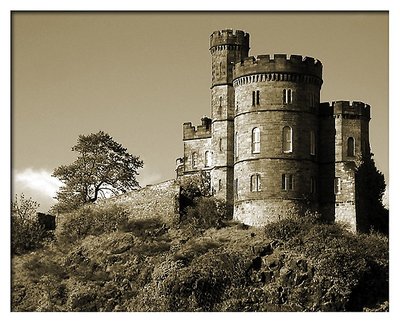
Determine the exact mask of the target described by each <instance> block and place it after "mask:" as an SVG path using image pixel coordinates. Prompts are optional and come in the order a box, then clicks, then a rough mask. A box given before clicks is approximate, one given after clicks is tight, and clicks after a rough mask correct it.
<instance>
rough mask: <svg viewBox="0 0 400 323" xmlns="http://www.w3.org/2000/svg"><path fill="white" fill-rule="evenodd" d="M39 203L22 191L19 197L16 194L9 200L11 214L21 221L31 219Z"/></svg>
mask: <svg viewBox="0 0 400 323" xmlns="http://www.w3.org/2000/svg"><path fill="white" fill-rule="evenodd" d="M39 206H40V204H39V203H38V202H36V201H34V200H32V198H31V197H30V198H28V199H27V198H26V197H25V195H24V194H23V193H22V194H21V195H20V196H19V197H18V195H17V194H16V195H15V197H14V201H12V202H11V215H12V216H13V217H16V218H19V219H20V220H21V221H22V222H25V221H28V220H33V219H34V218H35V216H36V211H37V209H38V208H39Z"/></svg>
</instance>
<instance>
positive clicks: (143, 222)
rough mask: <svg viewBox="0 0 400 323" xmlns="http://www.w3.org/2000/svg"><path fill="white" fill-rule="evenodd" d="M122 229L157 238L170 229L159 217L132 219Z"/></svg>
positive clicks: (142, 236)
mask: <svg viewBox="0 0 400 323" xmlns="http://www.w3.org/2000/svg"><path fill="white" fill-rule="evenodd" d="M120 229H121V230H122V231H125V232H131V233H133V234H134V235H135V236H136V237H141V238H155V237H158V236H161V235H163V234H165V233H166V232H167V231H168V226H167V225H166V223H164V222H163V221H161V219H159V218H149V219H130V220H128V221H127V222H126V223H124V224H123V225H122V226H121V228H120Z"/></svg>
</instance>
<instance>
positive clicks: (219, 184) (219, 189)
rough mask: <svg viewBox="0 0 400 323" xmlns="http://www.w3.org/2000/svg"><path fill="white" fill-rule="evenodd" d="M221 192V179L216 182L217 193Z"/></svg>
mask: <svg viewBox="0 0 400 323" xmlns="http://www.w3.org/2000/svg"><path fill="white" fill-rule="evenodd" d="M221 190H222V179H219V180H218V191H221Z"/></svg>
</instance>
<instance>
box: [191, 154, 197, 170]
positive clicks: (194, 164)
mask: <svg viewBox="0 0 400 323" xmlns="http://www.w3.org/2000/svg"><path fill="white" fill-rule="evenodd" d="M192 167H193V168H197V153H193V154H192Z"/></svg>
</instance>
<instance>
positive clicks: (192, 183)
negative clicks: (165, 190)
mask: <svg viewBox="0 0 400 323" xmlns="http://www.w3.org/2000/svg"><path fill="white" fill-rule="evenodd" d="M179 181H180V183H179V184H180V187H181V192H180V205H181V210H183V211H185V209H186V207H188V206H193V205H194V202H195V199H196V198H199V197H209V196H210V194H211V177H210V173H208V172H205V171H201V172H199V173H196V174H193V175H190V176H183V177H181V178H180V179H179Z"/></svg>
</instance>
